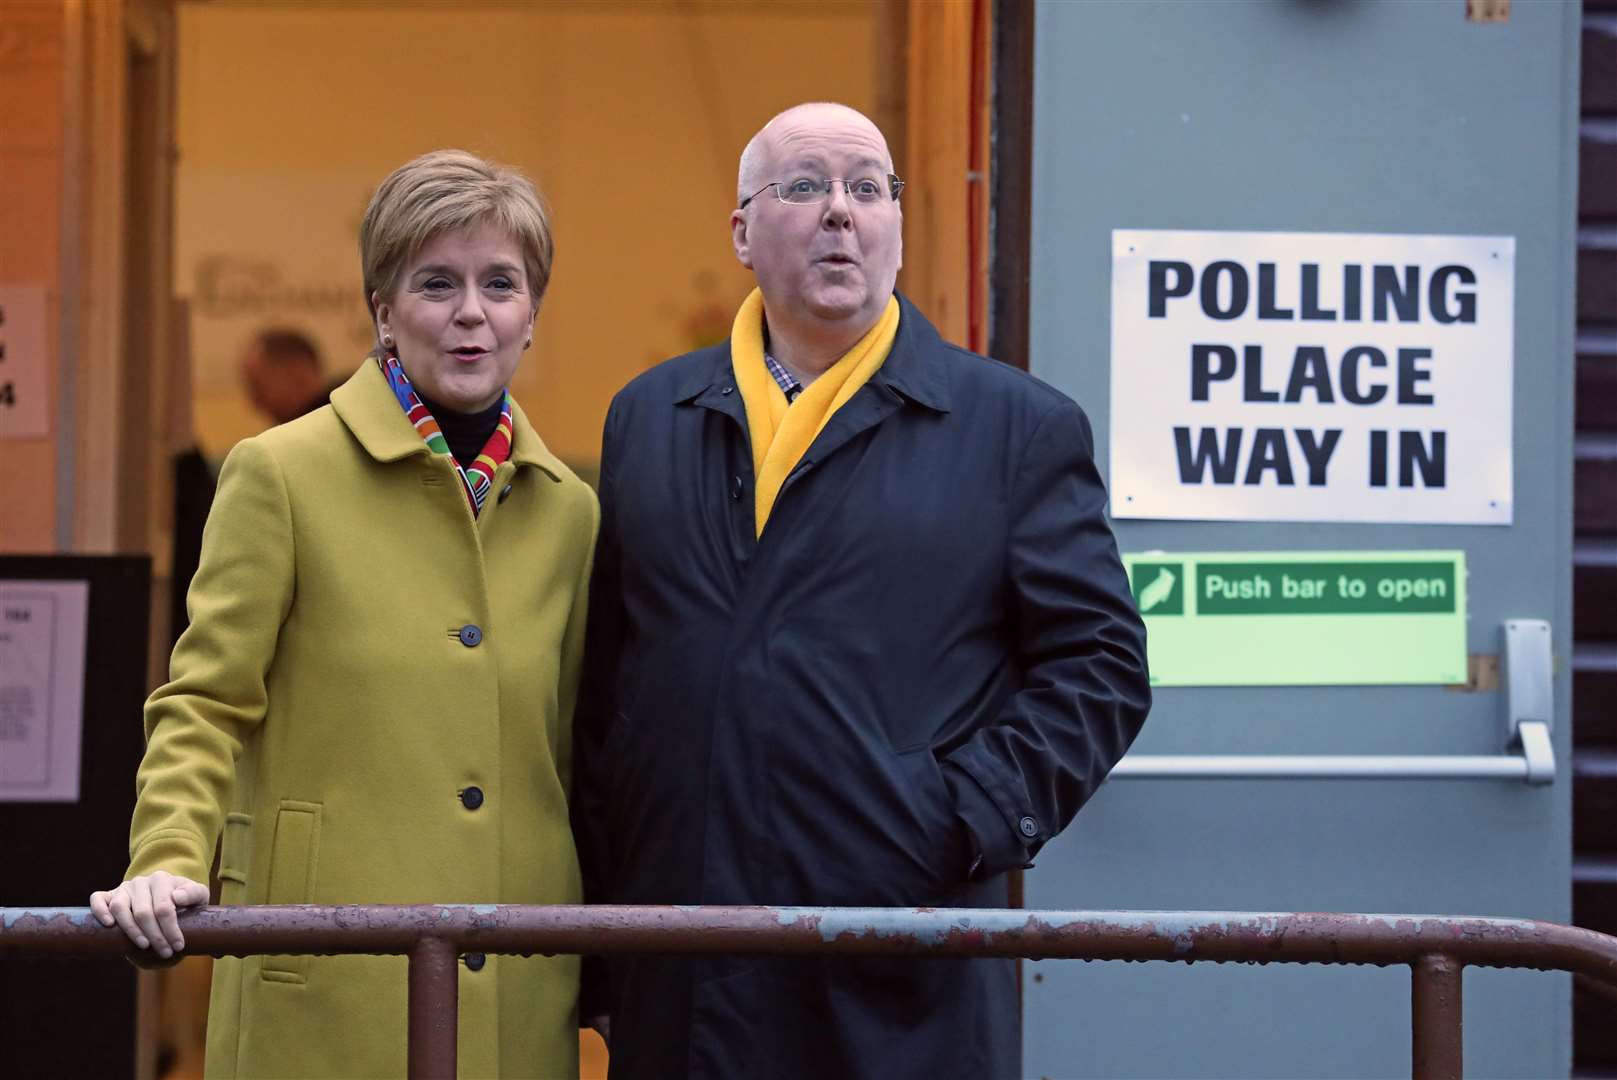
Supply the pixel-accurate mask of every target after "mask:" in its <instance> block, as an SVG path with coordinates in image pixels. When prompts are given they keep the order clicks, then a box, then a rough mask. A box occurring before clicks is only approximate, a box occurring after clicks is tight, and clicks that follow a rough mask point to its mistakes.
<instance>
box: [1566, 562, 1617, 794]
mask: <svg viewBox="0 0 1617 1080" xmlns="http://www.w3.org/2000/svg"><path fill="white" fill-rule="evenodd" d="M1613 546H1614V547H1617V544H1614V545H1613ZM1572 596H1573V603H1572V617H1573V623H1572V636H1573V638H1574V639H1575V640H1577V641H1589V642H1593V641H1608V642H1617V566H1614V565H1610V564H1605V565H1602V564H1597V563H1595V562H1593V560H1579V559H1578V558H1577V557H1576V556H1574V557H1573V560H1572ZM1614 723H1617V718H1614ZM1614 824H1617V822H1614Z"/></svg>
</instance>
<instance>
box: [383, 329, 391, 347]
mask: <svg viewBox="0 0 1617 1080" xmlns="http://www.w3.org/2000/svg"><path fill="white" fill-rule="evenodd" d="M382 347H383V348H386V349H391V348H392V347H393V335H392V334H390V333H388V332H387V331H385V330H384V331H382Z"/></svg>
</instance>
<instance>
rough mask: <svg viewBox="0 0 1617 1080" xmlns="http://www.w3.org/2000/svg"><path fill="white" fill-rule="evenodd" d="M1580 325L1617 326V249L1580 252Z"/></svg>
mask: <svg viewBox="0 0 1617 1080" xmlns="http://www.w3.org/2000/svg"><path fill="white" fill-rule="evenodd" d="M1578 321H1579V322H1617V247H1610V248H1596V247H1588V246H1582V247H1580V248H1579V249H1578Z"/></svg>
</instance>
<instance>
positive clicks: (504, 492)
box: [494, 484, 511, 502]
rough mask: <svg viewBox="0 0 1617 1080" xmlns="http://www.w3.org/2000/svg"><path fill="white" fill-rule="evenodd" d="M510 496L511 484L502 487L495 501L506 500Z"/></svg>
mask: <svg viewBox="0 0 1617 1080" xmlns="http://www.w3.org/2000/svg"><path fill="white" fill-rule="evenodd" d="M510 497H511V485H510V484H507V485H505V486H504V487H503V488H501V489H500V497H499V498H498V499H495V500H494V501H495V502H504V501H505V500H506V499H509V498H510Z"/></svg>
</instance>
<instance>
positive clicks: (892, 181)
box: [736, 173, 904, 210]
mask: <svg viewBox="0 0 1617 1080" xmlns="http://www.w3.org/2000/svg"><path fill="white" fill-rule="evenodd" d="M797 179H807V178H806V177H801V178H797ZM868 179H870V178H869V177H865V176H862V177H859V178H858V179H857V180H848V179H845V178H843V177H840V176H833V177H829V178H828V179H827V180H826V181H825V191H824V192H822V193H821V194H820V196H819V198H817V199H815V200H814V201H813V202H792V201H791V200H789V199H787V198H786V196H785V195H784V194H783V193H782V191H781V186H782V185H784V184H788V183H793V182H795V180H790V181H789V180H771V181H770V182H769V183H767V184H765V185H764V186H763V187H761V188H759V189H758V190H757V191H755V192H753V193H752V194H751V195H748V196H747V197H746V198H745V199H742V200H741V205H740V206H738V207H736V209H737V210H745V209H746V208H747V204H748V203H750V202H752V200H754V199H756V198H757V197H758V196H760V195H762V194H763V193H764V192H766V191H768V190H769V189H770V188H774V189H775V198H776V199H778V200H780V201H781V202H783V203H785V204H786V205H787V206H813V205H815V204H816V203H822V202H827V201H829V200H830V198H831V193H832V192H833V191H835V190H836V188H835V185H837V184H841V185H842V190H843V192H844V193H845V194H846V195H847V196H848V198H849V199H850V200H852V201H853V202H861V200H860V199H859V198H858V197H857V196H855V195H854V193H853V185H855V184H857V183H859V181H860V180H868ZM903 190H904V181H902V180H900V179H899V178H898V174H897V173H888V174H887V193H888V194H889V195H890V196H891V197H892V200H893V201H894V202H897V201H898V196H899V194H900V193H901V192H902V191H903ZM878 201H880V200H879V199H878V200H871V202H878ZM862 205H870V203H862Z"/></svg>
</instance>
